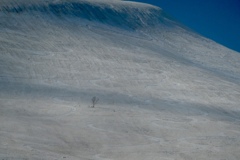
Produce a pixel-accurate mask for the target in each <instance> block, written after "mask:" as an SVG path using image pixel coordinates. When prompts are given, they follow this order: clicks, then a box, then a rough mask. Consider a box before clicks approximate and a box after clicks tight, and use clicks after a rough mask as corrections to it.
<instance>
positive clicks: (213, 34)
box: [135, 0, 240, 53]
mask: <svg viewBox="0 0 240 160" xmlns="http://www.w3.org/2000/svg"><path fill="white" fill-rule="evenodd" d="M135 1H138V2H144V3H150V4H153V5H157V6H159V7H160V8H162V9H163V10H164V11H165V12H166V13H168V14H170V15H171V16H172V17H174V18H176V19H177V20H178V21H179V22H181V23H182V24H184V25H186V26H188V27H189V28H191V29H193V30H194V31H196V32H198V33H200V34H201V35H203V36H205V37H208V38H210V39H212V40H214V41H216V42H218V43H220V44H222V45H224V46H227V47H228V48H231V49H233V50H236V51H238V52H239V53H240V0H135Z"/></svg>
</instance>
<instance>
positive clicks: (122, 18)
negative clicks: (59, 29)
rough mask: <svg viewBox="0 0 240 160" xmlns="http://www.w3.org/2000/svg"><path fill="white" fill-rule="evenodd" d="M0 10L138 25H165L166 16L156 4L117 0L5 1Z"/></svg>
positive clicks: (167, 22)
mask: <svg viewBox="0 0 240 160" xmlns="http://www.w3.org/2000/svg"><path fill="white" fill-rule="evenodd" d="M0 5H1V8H0V11H1V12H8V13H9V12H10V13H16V14H21V13H26V12H27V13H33V12H39V13H41V14H45V15H49V14H53V15H55V16H58V17H63V16H68V17H78V18H83V19H87V20H90V21H97V22H101V23H104V24H109V25H112V26H117V27H123V28H130V29H139V28H145V27H153V26H157V25H159V24H165V25H169V24H171V21H170V20H169V17H168V16H167V15H166V14H165V13H164V12H163V11H162V10H161V9H160V8H158V7H156V6H152V5H149V4H143V3H136V2H129V1H120V0H114V1H110V0H101V1H97V0H58V1H47V0H37V1H34V2H33V1H29V0H22V1H5V0H2V1H1V3H0Z"/></svg>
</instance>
